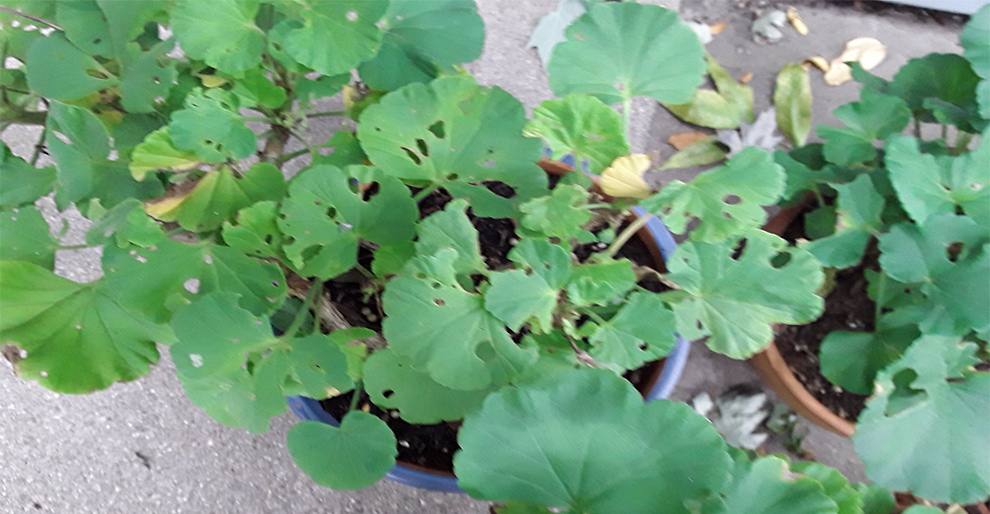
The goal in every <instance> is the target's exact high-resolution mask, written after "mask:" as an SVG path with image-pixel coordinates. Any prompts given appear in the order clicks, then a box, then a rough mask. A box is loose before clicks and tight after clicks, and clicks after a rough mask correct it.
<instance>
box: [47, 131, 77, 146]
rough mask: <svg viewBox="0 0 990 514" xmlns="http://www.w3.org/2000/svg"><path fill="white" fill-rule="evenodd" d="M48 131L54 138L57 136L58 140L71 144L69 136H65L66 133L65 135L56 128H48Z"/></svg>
mask: <svg viewBox="0 0 990 514" xmlns="http://www.w3.org/2000/svg"><path fill="white" fill-rule="evenodd" d="M48 133H49V134H51V135H53V136H55V137H56V138H58V140H59V141H61V142H63V143H65V144H67V145H70V146H71V145H72V144H73V143H72V140H71V139H69V136H67V135H65V134H63V133H61V132H59V131H57V130H50V131H49V132H48Z"/></svg>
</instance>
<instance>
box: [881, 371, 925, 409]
mask: <svg viewBox="0 0 990 514" xmlns="http://www.w3.org/2000/svg"><path fill="white" fill-rule="evenodd" d="M917 378H918V374H917V373H916V372H915V371H914V370H913V369H902V370H901V371H898V372H897V373H895V374H894V376H893V382H894V391H893V392H892V393H890V398H889V399H888V400H887V409H886V410H885V411H884V414H886V415H887V416H894V415H896V414H897V413H898V412H901V411H903V410H905V409H908V408H910V407H913V406H915V405H917V404H919V403H921V402H923V401H925V400H927V399H928V393H926V392H925V391H922V390H920V389H913V388H912V387H911V383H912V382H914V381H915V380H916V379H917Z"/></svg>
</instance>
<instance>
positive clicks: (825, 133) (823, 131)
mask: <svg viewBox="0 0 990 514" xmlns="http://www.w3.org/2000/svg"><path fill="white" fill-rule="evenodd" d="M860 96H861V100H860V101H859V102H852V103H848V104H845V105H843V106H841V107H839V108H838V109H836V110H835V116H836V117H837V118H839V120H841V121H842V122H843V123H845V124H846V126H847V127H848V128H834V127H825V126H821V125H819V126H818V136H819V137H821V138H822V139H826V140H827V141H826V142H825V158H826V159H827V160H828V162H831V163H834V164H839V165H846V164H854V163H859V162H867V161H870V160H873V159H874V158H875V157H876V149H875V148H874V147H873V140H874V139H883V138H886V137H887V136H888V135H890V134H896V133H900V132H901V131H902V130H904V127H906V126H907V124H908V122H909V121H910V120H911V110H910V108H909V107H908V105H907V104H906V103H905V102H904V100H902V99H900V98H898V97H896V96H890V95H885V94H881V93H877V92H876V91H874V90H872V89H868V88H864V89H863V90H862V91H861V93H860Z"/></svg>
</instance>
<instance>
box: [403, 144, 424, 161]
mask: <svg viewBox="0 0 990 514" xmlns="http://www.w3.org/2000/svg"><path fill="white" fill-rule="evenodd" d="M402 151H403V152H406V155H407V156H409V159H411V160H412V162H414V163H416V166H419V165H420V164H422V163H423V159H420V158H419V156H418V155H416V152H413V151H412V150H410V149H408V148H406V147H404V146H403V147H402Z"/></svg>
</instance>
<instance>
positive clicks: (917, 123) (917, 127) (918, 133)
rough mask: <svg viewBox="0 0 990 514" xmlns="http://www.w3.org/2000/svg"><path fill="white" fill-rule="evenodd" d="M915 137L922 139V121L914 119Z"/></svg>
mask: <svg viewBox="0 0 990 514" xmlns="http://www.w3.org/2000/svg"><path fill="white" fill-rule="evenodd" d="M914 137H916V138H918V139H921V120H919V119H918V118H915V119H914Z"/></svg>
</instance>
